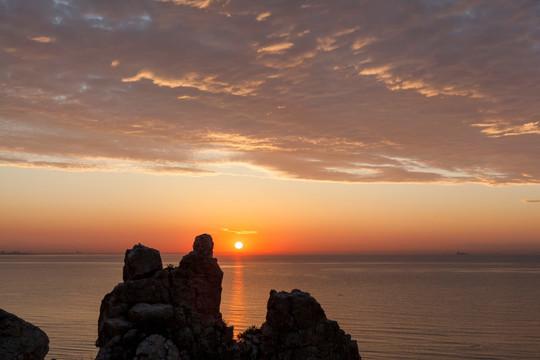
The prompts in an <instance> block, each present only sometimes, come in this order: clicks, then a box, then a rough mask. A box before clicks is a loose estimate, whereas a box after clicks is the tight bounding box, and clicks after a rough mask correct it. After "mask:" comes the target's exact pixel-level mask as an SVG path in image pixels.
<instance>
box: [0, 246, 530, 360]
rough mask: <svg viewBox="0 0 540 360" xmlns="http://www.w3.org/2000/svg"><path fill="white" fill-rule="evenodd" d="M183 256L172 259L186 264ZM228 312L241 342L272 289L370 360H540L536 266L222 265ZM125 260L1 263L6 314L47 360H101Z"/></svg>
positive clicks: (455, 262) (390, 261)
mask: <svg viewBox="0 0 540 360" xmlns="http://www.w3.org/2000/svg"><path fill="white" fill-rule="evenodd" d="M183 255H184V254H183V253H163V254H162V260H163V265H164V266H167V265H168V264H174V265H175V266H176V265H178V263H179V261H180V259H181V258H182V256H183ZM215 257H216V258H217V259H218V263H219V265H220V266H221V268H222V270H223V272H224V278H223V285H222V286H223V292H222V301H221V312H222V314H223V319H224V320H225V321H226V322H227V323H228V324H229V325H233V326H234V327H235V333H239V332H241V331H243V330H245V329H246V328H248V327H249V326H252V325H255V326H258V327H259V326H260V325H261V324H262V323H263V322H264V320H265V314H266V301H267V299H268V295H269V292H270V290H271V289H276V290H278V291H280V290H285V291H291V290H292V289H295V288H298V289H301V290H303V291H307V292H309V293H310V294H311V295H312V296H314V297H315V298H316V299H317V301H318V302H319V303H320V304H321V305H322V307H323V309H324V310H325V312H326V315H327V316H328V318H329V319H332V320H336V321H338V323H339V325H340V327H341V328H342V329H343V330H344V331H345V332H347V333H349V334H350V335H351V336H352V338H353V339H354V340H357V341H358V347H359V350H360V355H362V358H363V359H367V360H369V359H377V360H382V359H411V360H412V359H479V358H482V359H501V360H502V359H508V358H512V359H520V360H533V359H538V354H539V353H540V345H539V344H540V314H538V312H537V309H538V306H537V300H538V298H540V256H538V255H521V256H515V255H491V256H488V255H472V254H471V255H467V256H458V255H454V254H453V255H224V254H215ZM122 267H123V254H120V253H118V254H82V253H79V254H41V255H37V254H31V255H5V256H1V257H0V273H1V274H2V276H1V279H0V286H1V288H2V289H3V290H2V292H1V293H0V307H2V308H3V309H4V310H6V311H9V312H12V313H14V314H16V315H17V316H20V317H22V318H23V319H25V320H27V321H29V322H31V323H33V324H35V325H37V326H39V327H41V328H42V329H43V330H44V331H45V332H46V333H47V334H48V336H49V338H50V351H49V354H48V356H47V359H58V360H60V359H74V360H77V359H84V360H86V359H93V358H95V355H96V353H97V348H95V346H94V342H95V340H96V338H97V319H98V316H99V306H100V303H101V300H102V298H103V297H104V296H105V294H107V293H108V292H110V291H111V290H112V289H113V288H114V286H116V284H117V283H119V282H121V281H122Z"/></svg>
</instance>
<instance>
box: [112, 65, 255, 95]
mask: <svg viewBox="0 0 540 360" xmlns="http://www.w3.org/2000/svg"><path fill="white" fill-rule="evenodd" d="M216 78H217V75H208V76H204V75H200V74H197V73H188V74H186V75H184V76H183V77H181V78H166V77H161V76H158V75H155V74H154V73H153V72H152V71H149V70H141V71H139V72H138V73H137V75H135V76H132V77H127V78H123V79H122V81H123V82H136V81H140V80H143V79H147V80H151V81H152V83H154V84H156V85H158V86H166V87H170V88H177V87H193V88H196V89H197V90H200V91H205V92H211V93H229V94H232V95H240V96H245V95H250V94H252V93H254V92H255V90H256V88H257V86H259V85H260V84H261V83H262V81H252V82H250V83H244V84H240V85H231V84H228V83H226V82H223V81H218V80H216Z"/></svg>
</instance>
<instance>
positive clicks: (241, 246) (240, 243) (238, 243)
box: [234, 241, 244, 250]
mask: <svg viewBox="0 0 540 360" xmlns="http://www.w3.org/2000/svg"><path fill="white" fill-rule="evenodd" d="M234 247H235V248H237V249H238V250H240V249H241V248H243V247H244V244H242V242H241V241H237V242H236V243H234Z"/></svg>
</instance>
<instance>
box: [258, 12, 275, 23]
mask: <svg viewBox="0 0 540 360" xmlns="http://www.w3.org/2000/svg"><path fill="white" fill-rule="evenodd" d="M270 16H272V13H271V12H269V11H265V12H263V13H260V14H259V15H257V21H264V20H266V19H267V18H269V17H270Z"/></svg>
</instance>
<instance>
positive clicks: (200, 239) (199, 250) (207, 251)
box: [193, 234, 214, 258]
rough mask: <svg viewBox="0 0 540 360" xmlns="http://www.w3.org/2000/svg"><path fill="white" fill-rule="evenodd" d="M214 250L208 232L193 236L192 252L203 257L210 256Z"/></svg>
mask: <svg viewBox="0 0 540 360" xmlns="http://www.w3.org/2000/svg"><path fill="white" fill-rule="evenodd" d="M213 250H214V241H213V240H212V237H211V236H210V235H208V234H202V235H199V236H197V237H196V238H195V241H194V242H193V254H195V255H197V256H200V257H203V258H212V255H213Z"/></svg>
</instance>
